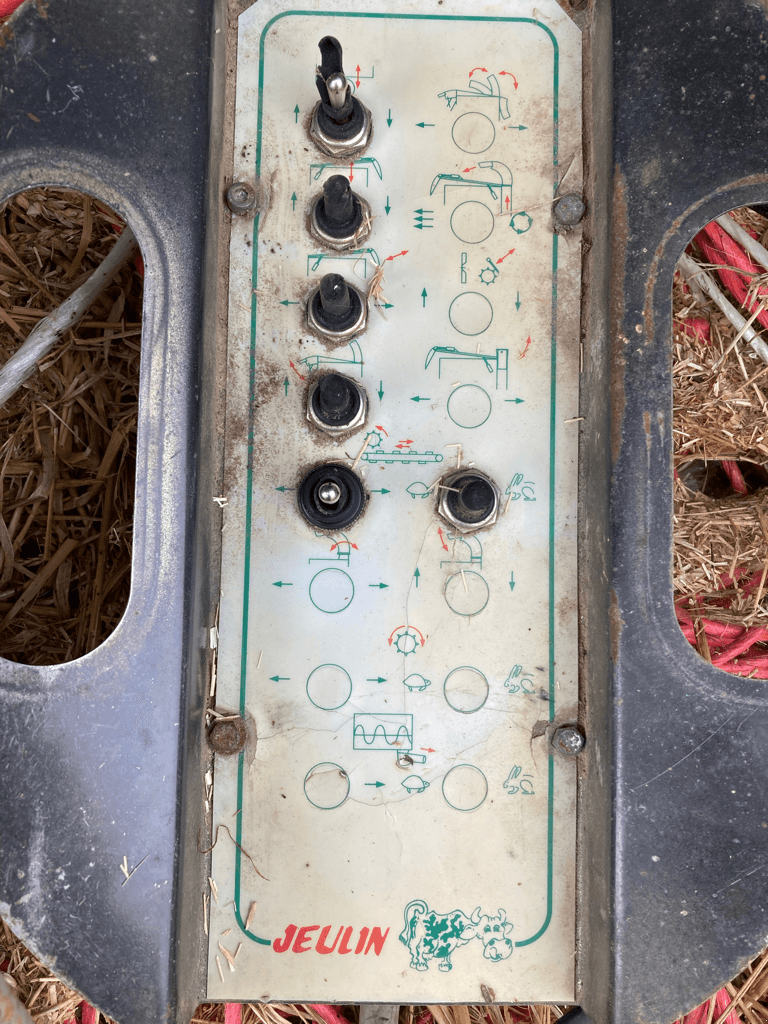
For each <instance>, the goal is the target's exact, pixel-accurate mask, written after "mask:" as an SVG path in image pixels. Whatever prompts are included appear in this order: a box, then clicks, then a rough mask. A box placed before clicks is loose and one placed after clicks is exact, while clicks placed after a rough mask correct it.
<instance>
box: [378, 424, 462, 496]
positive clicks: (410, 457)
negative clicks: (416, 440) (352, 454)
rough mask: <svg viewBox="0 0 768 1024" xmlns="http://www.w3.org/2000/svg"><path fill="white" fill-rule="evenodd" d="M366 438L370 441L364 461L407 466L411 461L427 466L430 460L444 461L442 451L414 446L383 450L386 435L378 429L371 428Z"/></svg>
mask: <svg viewBox="0 0 768 1024" xmlns="http://www.w3.org/2000/svg"><path fill="white" fill-rule="evenodd" d="M369 439H370V440H369ZM364 440H367V441H368V446H367V448H366V449H365V451H364V452H363V455H362V460H363V462H370V463H373V464H376V463H378V462H383V463H386V464H387V465H389V466H391V465H393V464H399V465H403V466H407V465H409V464H410V463H411V462H415V463H417V465H419V466H425V465H427V463H429V462H442V461H443V456H442V455H441V454H440V452H417V451H414V450H413V448H402V449H397V448H393V449H392V451H383V450H382V449H381V443H382V441H383V440H384V437H383V435H382V434H381V432H380V431H378V430H370V431H369V432H368V433H367V434H366V435H365V438H364ZM412 497H414V495H412Z"/></svg>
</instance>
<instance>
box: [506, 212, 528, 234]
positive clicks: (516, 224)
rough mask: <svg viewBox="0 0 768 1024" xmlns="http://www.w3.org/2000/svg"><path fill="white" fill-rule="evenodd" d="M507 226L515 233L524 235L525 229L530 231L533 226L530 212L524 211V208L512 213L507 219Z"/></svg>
mask: <svg viewBox="0 0 768 1024" xmlns="http://www.w3.org/2000/svg"><path fill="white" fill-rule="evenodd" d="M509 226H510V227H511V228H512V230H513V231H514V232H515V234H516V235H524V234H525V233H526V232H527V231H530V230H531V228H532V227H533V217H532V216H531V215H530V213H526V212H525V210H520V211H519V212H518V213H513V214H512V217H511V218H510V221H509Z"/></svg>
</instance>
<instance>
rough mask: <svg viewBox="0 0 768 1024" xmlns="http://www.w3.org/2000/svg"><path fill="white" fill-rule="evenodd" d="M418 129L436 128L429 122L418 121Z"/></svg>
mask: <svg viewBox="0 0 768 1024" xmlns="http://www.w3.org/2000/svg"><path fill="white" fill-rule="evenodd" d="M416 127H417V128H434V127H435V126H434V125H433V124H430V123H429V122H428V121H417V122H416Z"/></svg>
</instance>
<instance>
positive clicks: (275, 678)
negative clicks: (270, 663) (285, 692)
mask: <svg viewBox="0 0 768 1024" xmlns="http://www.w3.org/2000/svg"><path fill="white" fill-rule="evenodd" d="M269 678H270V679H271V680H272V682H273V683H280V682H283V681H284V682H288V680H289V679H290V678H291V677H290V676H270V677H269Z"/></svg>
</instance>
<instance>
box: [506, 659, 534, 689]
mask: <svg viewBox="0 0 768 1024" xmlns="http://www.w3.org/2000/svg"><path fill="white" fill-rule="evenodd" d="M504 686H505V687H506V689H508V690H509V692H510V693H533V692H534V691H535V689H536V685H535V683H534V681H533V677H532V676H530V675H528V673H525V675H523V666H522V665H513V667H512V670H511V671H510V673H509V675H508V676H507V678H506V679H505V680H504Z"/></svg>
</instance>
